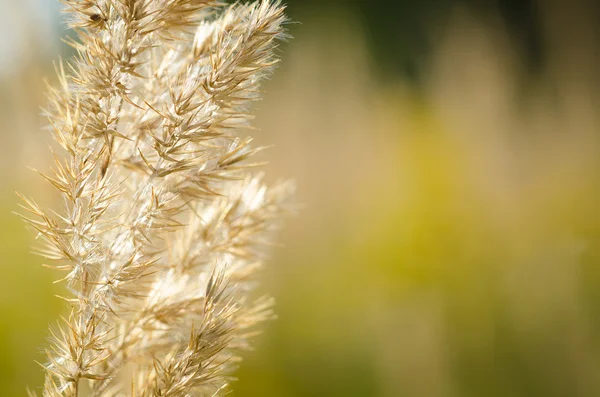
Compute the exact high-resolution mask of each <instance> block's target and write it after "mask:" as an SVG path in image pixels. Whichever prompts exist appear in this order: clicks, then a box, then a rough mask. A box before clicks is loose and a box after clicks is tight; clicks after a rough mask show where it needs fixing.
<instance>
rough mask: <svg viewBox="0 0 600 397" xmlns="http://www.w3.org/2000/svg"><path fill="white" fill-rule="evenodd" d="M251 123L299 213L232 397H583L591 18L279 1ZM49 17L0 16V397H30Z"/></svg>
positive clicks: (598, 223)
mask: <svg viewBox="0 0 600 397" xmlns="http://www.w3.org/2000/svg"><path fill="white" fill-rule="evenodd" d="M288 3H289V15H290V16H291V18H292V19H293V20H294V21H296V22H297V23H294V24H291V25H290V26H289V28H290V31H291V33H292V34H293V36H294V39H293V40H292V41H291V42H290V43H289V44H285V45H283V46H282V47H281V50H282V56H283V59H284V62H283V64H282V66H281V67H280V69H279V70H278V71H277V73H276V74H275V75H274V76H273V78H272V79H271V81H269V83H268V84H267V85H266V86H265V99H264V100H263V101H262V102H260V103H259V104H258V105H257V112H258V118H257V121H256V124H257V125H258V126H259V127H260V132H258V133H257V135H258V137H257V139H258V141H259V142H260V143H261V144H271V143H274V144H275V148H273V149H271V150H270V151H269V153H268V158H269V160H270V165H269V166H268V173H269V175H270V177H271V178H272V179H277V178H280V177H284V176H285V177H288V176H289V177H293V178H294V179H295V180H296V181H297V184H298V186H299V194H298V200H299V201H300V202H301V203H303V209H302V211H301V213H300V215H299V216H298V217H295V218H290V219H289V220H288V223H287V228H286V229H285V232H284V233H283V235H282V236H281V239H282V241H283V243H284V247H282V248H278V249H277V250H276V251H275V252H274V255H273V259H272V261H271V263H270V266H269V267H268V269H267V270H266V271H265V273H264V279H265V280H266V281H265V283H264V287H263V289H264V291H268V292H270V293H272V294H273V295H275V297H276V298H277V301H278V307H277V311H278V314H279V319H278V320H276V321H274V322H271V323H269V324H268V326H267V327H266V330H265V332H264V334H263V335H262V336H260V337H259V338H258V339H257V341H256V347H257V348H256V351H255V352H251V353H249V354H247V356H246V361H245V362H244V363H243V365H242V367H241V369H240V371H239V373H238V376H239V381H238V382H237V383H236V384H235V386H234V390H235V392H234V394H233V395H234V396H236V397H249V396H263V397H268V396H286V397H296V396H298V397H300V396H302V397H304V396H307V397H311V396H315V397H316V396H344V397H353V396H361V397H370V396H373V397H379V396H381V397H396V396H402V397H446V396H452V397H482V396H485V397H495V396H498V397H537V396H539V397H555V396H556V397H559V396H560V397H562V396H565V397H567V396H569V397H571V396H582V397H584V396H585V397H588V396H589V397H597V396H600V211H599V210H598V208H599V204H600V203H599V198H600V129H599V127H600V85H599V77H600V23H599V22H598V21H600V5H599V4H598V2H597V1H594V0H587V1H585V0H581V1H580V0H487V1H486V0H462V1H461V0H364V1H359V0H356V1H351V0H348V1H342V0H339V1H333V0H332V1H326V0H321V1H318V0H312V1H310V0H288ZM59 10H60V6H59V4H58V2H55V1H53V0H18V1H17V0H0V395H1V396H19V395H24V394H25V387H26V386H30V387H34V388H35V387H39V386H40V385H41V384H42V381H43V374H42V371H41V369H40V368H39V367H38V366H37V364H36V363H35V362H34V360H43V359H44V358H43V354H42V353H41V348H42V347H43V346H44V344H45V340H44V338H45V336H46V332H47V331H46V330H47V327H48V325H49V323H51V322H53V321H55V319H56V318H57V317H58V316H59V315H60V313H61V311H62V310H63V307H62V304H61V302H60V300H59V299H56V298H54V297H53V294H55V293H57V292H59V291H60V288H61V287H60V285H53V284H52V281H53V280H54V279H55V276H56V275H55V274H53V273H52V271H50V270H46V269H43V268H42V267H41V266H40V264H41V262H42V260H41V258H37V257H34V256H32V255H30V254H29V248H28V247H29V246H30V244H31V243H32V238H33V236H32V234H31V233H29V232H28V231H26V230H25V227H24V225H23V224H22V223H21V221H20V220H19V219H18V218H17V216H15V215H13V214H12V213H11V211H14V210H16V208H17V201H18V200H17V198H16V196H15V195H14V191H15V190H19V191H22V192H25V193H27V194H32V195H35V196H36V197H45V192H46V191H47V189H48V187H47V186H46V185H45V184H44V183H43V182H42V181H41V180H40V179H39V178H38V177H36V175H35V173H34V172H32V171H30V170H29V169H28V168H27V167H28V166H30V167H35V168H38V169H45V168H47V166H48V164H49V159H48V152H47V143H48V142H49V136H48V134H47V132H45V131H43V130H42V128H41V126H42V125H43V120H42V118H41V117H40V116H39V113H40V112H39V107H40V105H42V104H43V98H44V97H43V90H44V89H43V84H42V81H43V78H44V77H48V78H50V79H51V78H52V75H53V71H52V61H53V60H54V59H56V58H57V57H58V56H59V55H62V56H69V50H68V49H67V48H66V46H65V45H63V44H62V43H61V41H60V37H61V36H63V35H64V34H67V32H66V31H65V27H64V25H63V24H62V23H61V17H60V12H59Z"/></svg>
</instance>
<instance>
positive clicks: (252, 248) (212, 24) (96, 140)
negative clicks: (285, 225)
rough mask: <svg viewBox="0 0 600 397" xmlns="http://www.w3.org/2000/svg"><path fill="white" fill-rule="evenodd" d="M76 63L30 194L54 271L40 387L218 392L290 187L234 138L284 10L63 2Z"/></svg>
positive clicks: (263, 313) (266, 68)
mask: <svg viewBox="0 0 600 397" xmlns="http://www.w3.org/2000/svg"><path fill="white" fill-rule="evenodd" d="M63 3H64V4H65V6H66V9H65V11H66V13H67V15H68V18H69V19H68V23H69V25H70V27H72V28H73V29H74V30H75V31H76V32H77V35H78V39H77V40H73V41H72V42H70V44H71V45H72V46H73V47H74V48H75V49H76V50H77V54H78V55H77V56H76V57H75V59H74V60H73V61H72V62H71V63H70V64H69V65H68V66H65V65H63V64H62V63H60V64H59V65H58V67H57V72H58V84H56V85H55V86H49V87H48V90H49V105H48V107H47V109H46V111H45V113H46V116H47V118H48V120H49V124H50V126H51V127H52V132H53V138H54V140H55V141H56V142H57V144H58V145H57V146H58V147H59V148H60V151H59V153H58V154H57V155H55V161H54V166H53V168H52V172H51V173H49V174H48V175H43V176H44V178H45V179H46V180H47V181H48V182H49V183H51V184H52V185H53V186H54V188H56V190H57V191H58V192H59V193H60V195H61V196H62V198H63V201H64V206H63V209H62V210H61V211H52V210H46V209H43V208H41V207H40V206H38V205H37V204H36V203H35V202H34V201H33V200H31V199H28V198H25V197H23V201H24V205H23V208H25V210H26V211H27V212H28V213H27V214H26V215H24V217H25V218H26V220H27V222H28V223H29V224H30V225H31V226H32V227H33V228H34V229H35V230H36V232H37V233H38V236H39V237H40V238H41V240H42V241H43V242H44V245H43V246H41V247H40V248H39V254H41V255H43V256H44V257H45V258H47V259H49V260H50V262H51V263H52V264H53V265H52V266H53V267H54V268H56V269H58V270H61V271H63V272H64V281H65V282H66V283H67V286H68V290H69V292H70V294H71V295H70V296H68V297H65V298H64V299H65V300H66V301H67V302H68V303H69V305H70V308H71V310H70V314H69V315H68V317H67V318H65V319H64V321H62V322H61V323H60V324H59V325H58V326H56V327H54V328H52V329H51V338H50V339H51V345H50V347H49V348H48V349H47V356H48V362H47V363H46V364H45V365H44V368H45V370H46V371H47V376H46V381H45V385H44V391H43V395H44V396H48V397H55V396H69V397H74V396H81V395H89V396H117V395H118V396H123V395H129V394H131V395H135V396H174V397H176V396H181V397H183V396H216V395H222V394H223V393H224V392H225V390H226V388H227V385H228V383H229V381H230V379H231V378H230V377H231V373H232V370H233V369H234V368H235V366H236V363H237V362H238V361H239V359H238V356H237V354H238V352H239V351H240V350H242V349H247V348H248V347H249V339H250V337H251V336H252V335H253V334H254V333H255V332H256V331H255V327H254V326H255V325H256V324H257V323H260V322H262V321H264V320H266V319H269V318H271V317H272V310H271V306H272V302H271V300H270V299H268V298H261V299H258V300H254V299H252V298H251V296H252V294H251V292H252V290H253V289H254V288H255V284H256V282H255V275H256V271H257V269H259V268H260V266H261V263H262V261H263V260H264V256H265V255H264V251H265V248H266V247H267V246H268V245H269V243H270V240H269V237H270V235H271V233H272V231H273V230H275V229H276V228H277V227H278V223H279V219H280V218H281V216H282V215H283V214H284V213H285V212H287V211H288V210H289V209H290V206H289V204H288V199H289V197H290V194H291V193H292V190H293V189H292V186H291V185H290V184H287V183H284V184H280V185H277V186H274V187H266V186H265V185H264V184H263V183H262V178H261V175H260V174H256V173H253V172H252V171H251V170H252V168H251V167H254V166H256V165H258V164H257V163H256V162H253V161H252V158H253V155H254V154H255V153H256V152H257V151H258V150H260V148H253V147H252V145H251V139H250V138H245V137H243V135H240V134H243V133H244V131H246V130H247V129H248V127H249V126H250V123H249V121H250V119H251V116H250V115H249V109H250V105H251V104H252V103H253V101H255V100H257V99H258V98H259V88H260V84H261V81H262V80H263V79H264V78H265V77H267V76H268V75H269V73H271V71H272V69H273V67H274V66H275V65H276V63H277V62H278V59H277V57H276V56H275V54H274V51H275V49H276V46H277V42H278V41H279V40H281V39H285V38H286V35H285V32H284V28H283V25H284V24H285V22H286V19H285V16H284V13H283V11H284V7H283V6H282V5H281V4H280V3H279V2H278V1H268V0H263V1H258V2H256V3H252V4H247V5H242V4H235V5H232V6H226V5H225V4H222V3H221V2H220V1H215V0H63Z"/></svg>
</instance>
